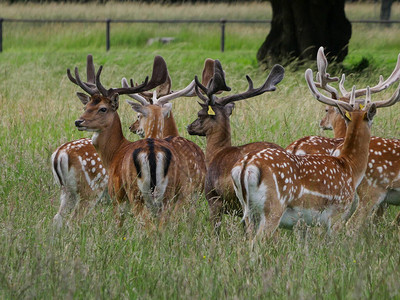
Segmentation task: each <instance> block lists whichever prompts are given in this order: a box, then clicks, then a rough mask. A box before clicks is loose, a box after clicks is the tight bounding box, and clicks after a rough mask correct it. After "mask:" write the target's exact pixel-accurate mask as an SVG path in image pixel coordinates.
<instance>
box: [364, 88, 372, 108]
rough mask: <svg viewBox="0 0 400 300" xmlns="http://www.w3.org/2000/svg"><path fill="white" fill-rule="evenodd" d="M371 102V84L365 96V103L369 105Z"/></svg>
mask: <svg viewBox="0 0 400 300" xmlns="http://www.w3.org/2000/svg"><path fill="white" fill-rule="evenodd" d="M370 103H371V89H370V88H369V86H367V94H366V96H365V105H368V104H370Z"/></svg>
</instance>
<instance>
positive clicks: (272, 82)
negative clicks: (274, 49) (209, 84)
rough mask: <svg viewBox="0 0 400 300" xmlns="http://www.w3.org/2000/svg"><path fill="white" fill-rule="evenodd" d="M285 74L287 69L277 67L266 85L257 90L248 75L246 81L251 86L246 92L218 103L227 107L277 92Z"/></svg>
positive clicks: (224, 98)
mask: <svg viewBox="0 0 400 300" xmlns="http://www.w3.org/2000/svg"><path fill="white" fill-rule="evenodd" d="M284 74H285V69H284V68H283V67H282V66H281V65H275V66H274V67H273V68H272V70H271V72H270V73H269V75H268V77H267V79H266V80H265V82H264V84H263V85H262V86H260V87H259V88H256V89H255V88H254V87H253V81H252V80H251V78H250V77H249V76H248V75H246V79H247V82H248V85H249V87H248V89H247V91H246V92H244V93H240V94H236V95H232V96H226V97H222V98H219V99H217V100H216V101H217V103H219V104H221V105H226V104H228V103H230V102H234V101H239V100H243V99H247V98H251V97H255V96H258V95H261V94H263V93H265V92H269V91H275V89H276V85H277V84H278V83H279V82H281V81H282V79H283V77H284Z"/></svg>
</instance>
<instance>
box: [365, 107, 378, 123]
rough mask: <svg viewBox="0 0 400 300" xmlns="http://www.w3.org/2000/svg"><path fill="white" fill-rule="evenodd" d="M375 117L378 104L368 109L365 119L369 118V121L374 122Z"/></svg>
mask: <svg viewBox="0 0 400 300" xmlns="http://www.w3.org/2000/svg"><path fill="white" fill-rule="evenodd" d="M375 115H376V104H375V103H372V104H371V106H370V107H369V108H368V111H367V113H366V114H365V117H366V118H367V120H368V121H372V119H373V118H374V116H375Z"/></svg>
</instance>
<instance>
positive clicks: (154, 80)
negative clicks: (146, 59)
mask: <svg viewBox="0 0 400 300" xmlns="http://www.w3.org/2000/svg"><path fill="white" fill-rule="evenodd" d="M167 79H168V69H167V63H166V62H165V60H164V58H162V57H161V56H159V55H157V56H156V57H154V63H153V73H152V74H151V79H150V81H149V82H148V83H147V85H146V88H145V89H144V90H146V91H148V90H151V89H154V88H155V87H157V86H159V85H160V84H163V83H164V82H166V81H167Z"/></svg>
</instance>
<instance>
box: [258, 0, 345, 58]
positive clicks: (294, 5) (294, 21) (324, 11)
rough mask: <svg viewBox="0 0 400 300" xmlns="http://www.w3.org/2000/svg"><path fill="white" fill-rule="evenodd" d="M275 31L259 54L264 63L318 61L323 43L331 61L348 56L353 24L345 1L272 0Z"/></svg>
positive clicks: (273, 28) (270, 33)
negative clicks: (318, 53)
mask: <svg viewBox="0 0 400 300" xmlns="http://www.w3.org/2000/svg"><path fill="white" fill-rule="evenodd" d="M270 2H271V4H272V23H271V31H270V32H269V34H268V36H267V38H266V40H265V41H264V43H263V44H262V45H261V47H260V49H259V50H258V53H257V60H258V62H259V63H261V64H266V65H273V64H275V63H281V64H284V65H285V64H288V63H290V62H292V61H293V60H295V59H298V60H300V61H303V60H315V58H316V56H317V51H318V48H319V47H320V46H323V47H324V48H325V53H326V55H327V58H328V60H329V61H333V60H335V61H337V62H341V61H343V60H344V58H345V57H346V55H347V52H348V44H349V40H350V37H351V24H350V22H349V21H348V20H347V18H346V15H345V12H344V3H345V0H270Z"/></svg>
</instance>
